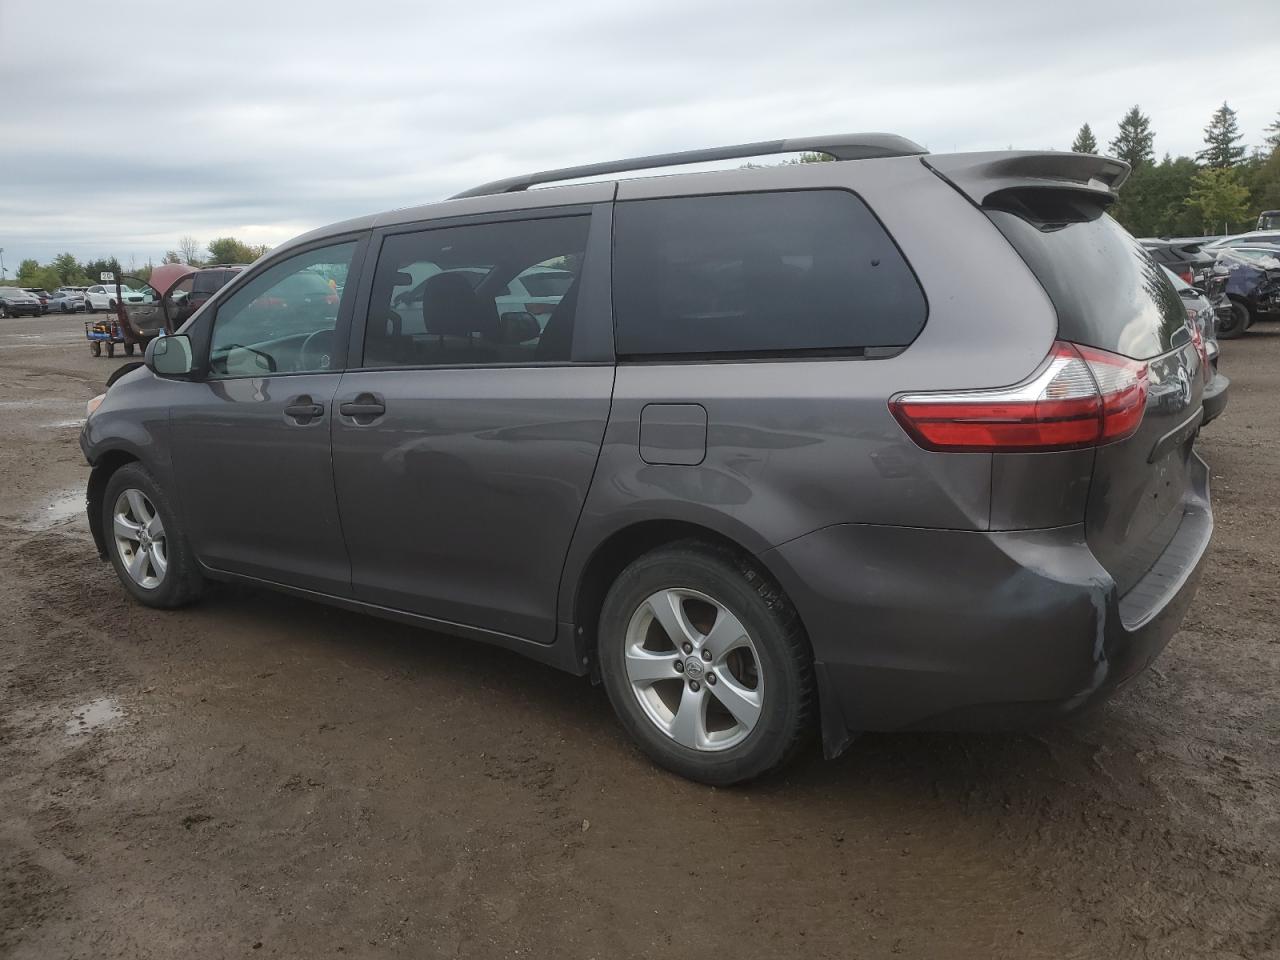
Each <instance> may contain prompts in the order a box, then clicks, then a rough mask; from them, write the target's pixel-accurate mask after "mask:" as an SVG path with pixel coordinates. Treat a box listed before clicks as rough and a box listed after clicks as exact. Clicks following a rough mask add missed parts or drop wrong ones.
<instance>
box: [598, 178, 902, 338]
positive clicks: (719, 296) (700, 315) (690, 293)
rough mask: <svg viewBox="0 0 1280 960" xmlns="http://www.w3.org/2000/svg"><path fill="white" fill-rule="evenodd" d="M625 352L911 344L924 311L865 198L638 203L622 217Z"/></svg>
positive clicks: (617, 306)
mask: <svg viewBox="0 0 1280 960" xmlns="http://www.w3.org/2000/svg"><path fill="white" fill-rule="evenodd" d="M613 297H614V316H615V324H616V342H617V352H618V354H619V356H622V357H634V358H645V357H671V356H694V357H697V356H709V357H715V356H733V355H739V356H751V355H765V356H769V355H787V354H795V353H799V354H810V353H841V352H859V351H863V350H865V349H867V348H873V347H903V346H906V345H907V344H909V343H911V341H912V340H914V339H915V337H916V336H917V335H918V334H919V333H920V330H921V329H922V328H923V327H924V323H925V317H926V314H927V312H928V308H927V305H926V302H925V297H924V293H923V291H922V290H921V289H920V285H919V283H918V282H917V280H916V278H915V275H914V274H913V273H912V272H911V269H910V267H909V266H908V265H907V263H906V261H905V260H904V259H903V256H902V254H901V252H899V250H898V248H897V247H896V246H895V245H894V243H893V240H892V239H891V238H890V237H889V235H888V234H887V233H886V232H885V229H884V227H882V226H881V225H880V222H879V221H878V220H877V219H876V218H875V216H874V215H873V214H872V213H871V211H870V210H869V209H868V208H867V206H866V204H864V203H863V202H862V201H861V200H860V199H859V198H858V197H856V196H854V195H853V194H851V193H848V192H846V191H843V190H804V191H787V192H770V193H750V194H727V195H720V196H704V197H678V198H665V199H657V200H632V201H625V202H622V203H619V204H618V205H617V206H616V208H615V212H614V264H613Z"/></svg>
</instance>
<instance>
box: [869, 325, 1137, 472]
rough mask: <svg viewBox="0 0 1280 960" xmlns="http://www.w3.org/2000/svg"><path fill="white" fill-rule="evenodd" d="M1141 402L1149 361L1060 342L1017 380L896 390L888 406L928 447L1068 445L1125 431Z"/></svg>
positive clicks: (1133, 426) (972, 449) (988, 449)
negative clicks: (978, 386) (989, 386)
mask: <svg viewBox="0 0 1280 960" xmlns="http://www.w3.org/2000/svg"><path fill="white" fill-rule="evenodd" d="M1146 405H1147V364H1145V363H1143V362H1142V361H1139V360H1131V359H1130V358H1128V357H1122V356H1120V355H1118V354H1114V353H1108V352H1107V351H1105V350H1098V349H1096V348H1094V347H1085V346H1079V345H1077V344H1074V343H1067V342H1066V341H1063V340H1059V341H1056V342H1055V343H1054V345H1053V348H1052V349H1051V350H1050V351H1049V355H1048V357H1046V358H1045V362H1044V363H1043V364H1041V366H1040V368H1039V369H1038V370H1036V372H1035V373H1033V374H1032V375H1031V376H1030V377H1029V378H1028V379H1027V380H1025V381H1024V382H1023V383H1020V384H1017V385H1015V386H1012V387H1000V388H997V389H994V390H964V391H954V392H938V393H910V394H900V395H898V396H896V397H894V398H893V399H892V400H890V401H889V409H890V411H891V412H892V413H893V415H894V417H896V418H897V420H898V422H899V423H900V424H902V427H903V429H904V430H906V431H907V433H908V434H909V435H910V436H911V438H912V439H913V440H915V442H916V443H917V444H919V445H920V446H922V447H924V448H925V449H926V450H943V451H958V452H968V453H997V452H1029V451H1044V450H1073V449H1077V448H1080V447H1091V446H1096V445H1098V444H1103V443H1111V442H1112V441H1115V440H1122V439H1124V438H1125V437H1128V436H1131V435H1132V434H1133V433H1134V431H1136V430H1137V429H1138V425H1139V424H1140V423H1141V422H1142V415H1143V413H1144V412H1145V410H1146Z"/></svg>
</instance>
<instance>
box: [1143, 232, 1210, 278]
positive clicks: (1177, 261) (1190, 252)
mask: <svg viewBox="0 0 1280 960" xmlns="http://www.w3.org/2000/svg"><path fill="white" fill-rule="evenodd" d="M1138 242H1139V243H1141V244H1142V246H1143V248H1144V249H1146V251H1147V253H1149V254H1151V259H1153V260H1155V262H1156V263H1158V264H1160V265H1161V266H1162V267H1168V268H1169V269H1170V270H1172V271H1173V272H1174V273H1175V274H1177V275H1178V276H1179V277H1181V278H1182V279H1183V280H1184V281H1185V282H1186V283H1189V284H1196V283H1200V282H1201V281H1203V280H1205V279H1207V278H1208V277H1210V276H1211V275H1212V274H1213V263H1214V256H1213V254H1211V253H1206V252H1205V251H1204V250H1203V249H1202V244H1203V242H1202V241H1200V240H1197V239H1195V238H1181V239H1179V238H1171V237H1159V238H1156V237H1146V238H1144V239H1142V240H1139V241H1138Z"/></svg>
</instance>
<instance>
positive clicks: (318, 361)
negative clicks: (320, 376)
mask: <svg viewBox="0 0 1280 960" xmlns="http://www.w3.org/2000/svg"><path fill="white" fill-rule="evenodd" d="M332 357H333V331H332V330H317V331H316V332H315V333H313V334H311V335H310V336H308V337H307V339H305V340H303V341H302V348H301V349H300V350H299V351H298V369H299V370H328V369H329V368H330V367H331V366H332V365H333V360H332Z"/></svg>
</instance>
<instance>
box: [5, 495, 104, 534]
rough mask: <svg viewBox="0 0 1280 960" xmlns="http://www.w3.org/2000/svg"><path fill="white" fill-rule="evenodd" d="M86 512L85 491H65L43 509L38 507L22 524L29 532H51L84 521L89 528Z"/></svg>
mask: <svg viewBox="0 0 1280 960" xmlns="http://www.w3.org/2000/svg"><path fill="white" fill-rule="evenodd" d="M84 510H85V503H84V490H82V489H72V490H65V491H63V492H62V493H59V494H56V495H55V496H54V497H53V499H52V500H49V501H47V502H46V503H45V505H44V506H43V507H38V508H37V509H36V510H34V511H33V512H31V513H29V514H27V516H26V517H25V518H23V520H22V521H21V524H22V526H23V527H25V528H26V529H28V530H50V529H52V528H54V527H58V526H63V525H66V524H71V523H74V522H76V521H78V520H83V521H84V526H85V527H88V525H89V520H88V518H87V517H86V516H85V512H84Z"/></svg>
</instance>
